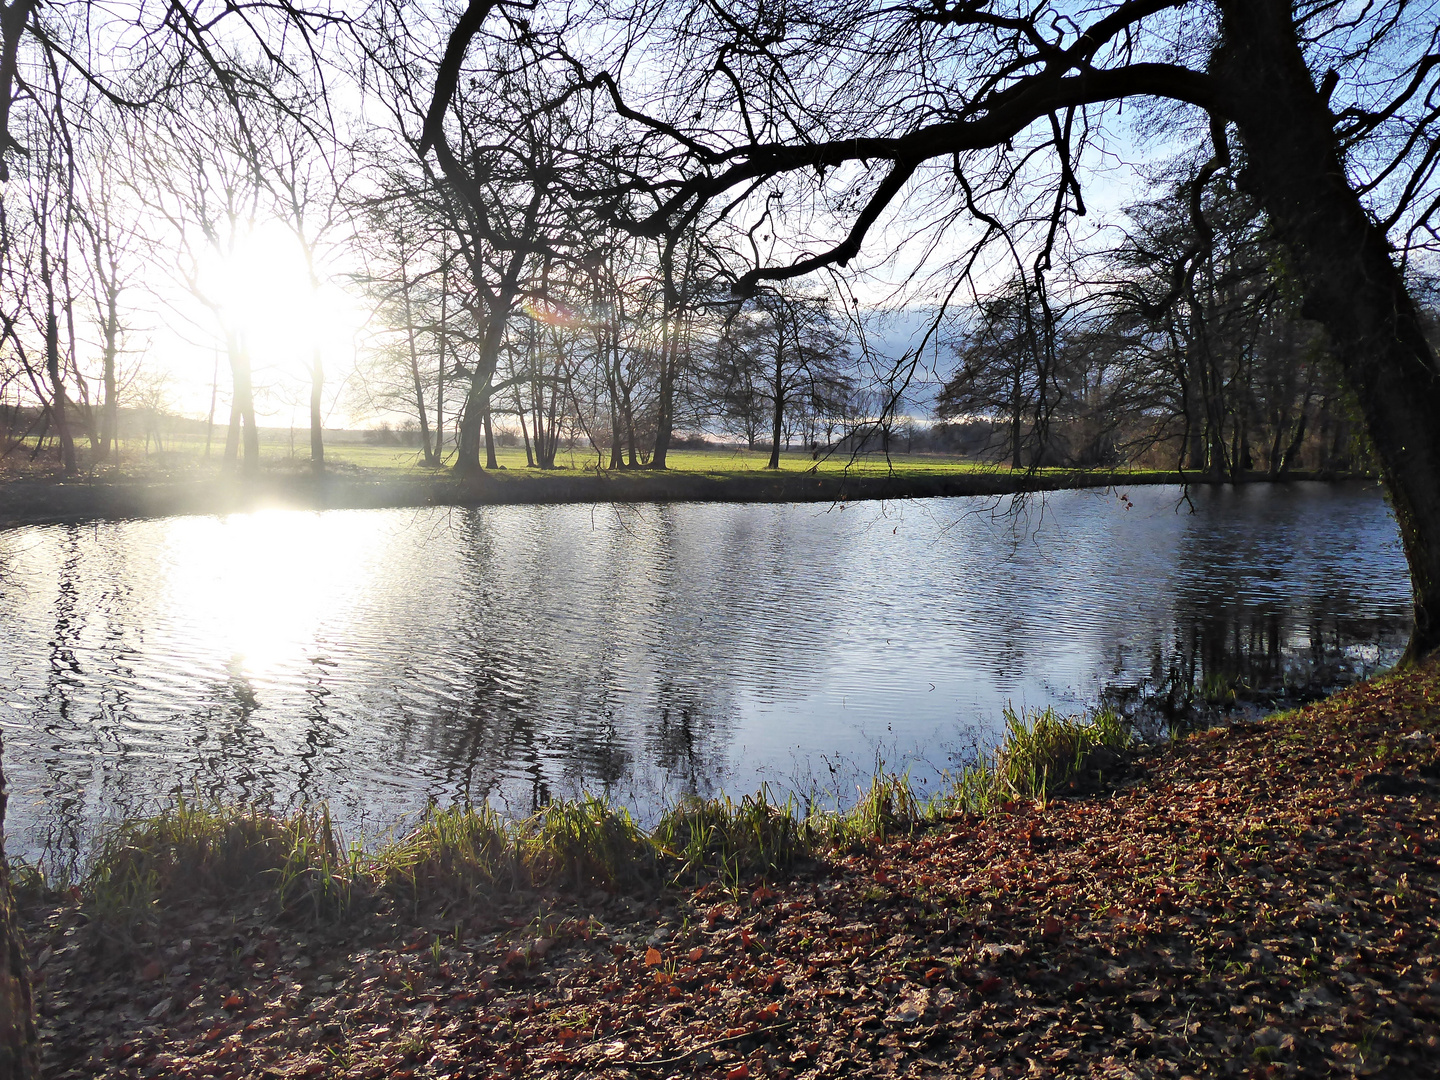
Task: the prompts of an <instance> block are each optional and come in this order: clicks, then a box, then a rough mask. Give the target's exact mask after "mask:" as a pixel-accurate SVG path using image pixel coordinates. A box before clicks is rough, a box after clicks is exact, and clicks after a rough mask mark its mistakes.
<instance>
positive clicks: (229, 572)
mask: <svg viewBox="0 0 1440 1080" xmlns="http://www.w3.org/2000/svg"><path fill="white" fill-rule="evenodd" d="M380 539H381V538H380V536H379V535H378V534H377V531H376V530H374V529H367V528H357V527H356V521H355V520H354V515H349V514H338V515H337V514H331V515H328V516H322V515H319V514H313V513H309V512H305V511H295V510H262V511H257V512H255V513H251V514H241V515H234V516H231V517H228V518H182V519H177V520H176V521H175V522H174V523H173V525H172V527H171V529H170V530H169V536H168V538H167V540H168V545H167V546H168V547H169V548H170V552H171V560H172V561H171V572H170V575H169V580H168V585H169V588H170V589H171V590H172V595H173V596H174V598H175V600H176V601H177V602H178V603H179V604H180V605H181V606H182V607H183V608H184V609H185V610H186V611H187V612H188V613H189V615H188V618H187V619H186V622H187V624H188V625H189V626H190V628H191V630H192V632H194V633H195V634H196V635H197V637H198V638H199V639H200V640H196V641H194V642H192V643H191V646H192V647H193V648H194V649H195V650H196V651H198V652H200V653H203V654H209V655H212V656H220V657H223V658H225V659H226V660H228V661H230V662H232V663H233V664H234V665H235V666H236V667H237V668H238V670H239V671H240V672H243V674H244V675H245V677H246V678H250V679H262V680H263V679H264V678H265V677H266V676H267V675H269V674H271V673H273V672H274V671H275V669H276V668H277V667H280V666H283V665H286V664H290V663H299V662H303V661H304V660H305V659H306V658H307V656H308V654H309V653H310V652H311V651H312V650H313V648H314V647H315V646H316V645H317V644H321V643H323V640H324V637H325V626H326V623H327V621H328V620H330V619H333V618H335V617H336V615H337V612H339V613H343V612H345V611H347V610H348V609H349V607H350V606H351V605H350V603H349V602H348V600H347V596H348V593H349V592H350V591H351V590H353V589H356V588H360V587H363V586H362V585H361V583H362V582H363V581H364V580H365V579H366V568H367V566H368V565H369V564H370V559H371V556H372V554H373V551H374V546H375V542H376V541H378V540H380Z"/></svg>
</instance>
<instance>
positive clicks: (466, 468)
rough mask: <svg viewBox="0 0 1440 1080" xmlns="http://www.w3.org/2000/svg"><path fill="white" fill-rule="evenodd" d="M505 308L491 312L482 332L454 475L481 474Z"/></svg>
mask: <svg viewBox="0 0 1440 1080" xmlns="http://www.w3.org/2000/svg"><path fill="white" fill-rule="evenodd" d="M504 311H505V309H503V308H502V309H501V313H495V312H492V313H491V314H490V316H489V318H487V319H486V321H485V328H484V331H483V332H482V333H481V335H480V349H479V352H478V354H477V355H476V357H475V371H474V374H472V375H471V377H470V386H469V389H468V392H467V393H466V395H465V407H464V411H463V412H461V414H460V424H459V427H458V429H457V432H456V435H457V438H456V447H455V474H456V475H457V476H478V475H480V473H482V472H483V471H484V470H483V469H481V468H480V445H481V443H482V442H483V441H484V437H485V412H486V410H488V409H489V407H490V383H491V381H492V380H493V379H494V377H495V364H496V362H497V361H498V360H499V358H500V342H501V339H502V338H503V337H504V334H505V314H504Z"/></svg>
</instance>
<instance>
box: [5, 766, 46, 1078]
mask: <svg viewBox="0 0 1440 1080" xmlns="http://www.w3.org/2000/svg"><path fill="white" fill-rule="evenodd" d="M6 799H7V795H6V793H5V775H4V773H3V772H0V1080H30V1078H32V1077H37V1076H39V1075H40V1040H39V1038H38V1037H37V1035H36V1032H35V1009H34V1003H33V1001H32V1000H31V997H30V965H29V962H28V960H27V959H26V956H25V942H24V939H23V938H22V937H21V936H20V927H19V926H18V925H17V921H16V917H15V897H14V894H13V893H12V892H11V889H10V867H9V864H8V863H7V862H6V861H5V802H6Z"/></svg>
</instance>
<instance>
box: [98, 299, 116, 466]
mask: <svg viewBox="0 0 1440 1080" xmlns="http://www.w3.org/2000/svg"><path fill="white" fill-rule="evenodd" d="M105 299H106V304H105V367H104V371H103V375H102V377H103V379H104V382H105V403H104V405H102V406H101V414H100V459H101V460H102V461H108V460H109V459H110V453H111V450H112V448H113V449H114V450H115V451H116V456H117V457H118V456H119V452H118V451H119V448H118V447H117V446H116V439H117V438H118V435H117V432H116V427H117V421H118V420H119V401H118V397H117V394H118V391H117V390H116V386H115V356H116V353H118V352H119V350H120V343H119V341H118V338H119V333H120V327H119V320H120V313H119V310H118V304H117V300H116V296H115V290H113V289H111V290H108V291H107V293H106V298H105Z"/></svg>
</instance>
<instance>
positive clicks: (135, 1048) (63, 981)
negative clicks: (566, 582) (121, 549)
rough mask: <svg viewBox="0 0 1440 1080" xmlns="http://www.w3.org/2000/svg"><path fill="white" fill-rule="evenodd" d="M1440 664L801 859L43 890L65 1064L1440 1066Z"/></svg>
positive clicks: (162, 1071)
mask: <svg viewBox="0 0 1440 1080" xmlns="http://www.w3.org/2000/svg"><path fill="white" fill-rule="evenodd" d="M1437 740H1440V664H1437V663H1431V664H1428V665H1426V666H1425V667H1423V668H1421V669H1419V670H1412V671H1409V672H1405V673H1401V674H1397V675H1392V676H1388V677H1384V678H1381V679H1377V680H1374V681H1372V682H1370V683H1366V684H1363V685H1360V686H1357V687H1353V688H1351V689H1349V690H1346V691H1343V692H1341V693H1339V694H1337V695H1336V696H1334V697H1333V698H1331V699H1329V700H1328V701H1326V702H1322V703H1318V704H1316V705H1313V706H1309V707H1307V708H1305V709H1302V710H1299V711H1297V712H1295V713H1290V714H1283V715H1278V716H1275V717H1271V718H1269V719H1267V720H1265V721H1263V722H1260V723H1254V724H1236V725H1234V726H1232V727H1229V728H1224V729H1217V730H1213V731H1209V732H1201V733H1198V734H1195V735H1192V736H1190V737H1188V738H1185V739H1180V740H1176V741H1174V742H1173V743H1171V744H1170V745H1168V746H1166V747H1164V748H1162V749H1159V750H1155V751H1147V752H1144V753H1136V754H1132V755H1131V757H1130V760H1129V762H1128V765H1127V768H1126V769H1124V770H1121V774H1122V775H1123V776H1124V777H1125V779H1124V781H1123V782H1122V783H1121V784H1120V786H1118V787H1111V788H1108V789H1105V790H1100V791H1090V792H1087V793H1085V794H1082V795H1078V796H1076V797H1073V798H1052V799H1050V800H1048V801H1041V802H1034V803H1032V802H1029V801H1025V802H1015V803H1010V804H1007V805H1006V806H1004V807H1002V808H1001V809H1000V810H998V811H997V812H995V813H992V814H988V815H985V816H977V815H967V814H956V815H952V816H951V817H950V818H949V819H947V820H943V821H940V822H937V823H935V824H933V825H931V826H929V827H926V828H924V829H921V830H917V831H914V832H912V833H910V834H909V835H899V836H894V835H892V836H891V837H890V838H888V839H885V840H880V841H875V842H871V843H864V844H855V845H852V846H851V847H850V848H849V849H848V850H846V851H844V852H838V853H834V854H832V855H831V856H829V857H827V858H826V859H824V860H821V861H818V862H812V863H808V864H802V866H801V867H800V868H799V869H798V870H796V871H794V872H793V873H791V874H789V875H788V876H787V877H786V878H785V879H783V880H780V879H777V878H776V877H775V876H773V875H772V876H771V877H770V878H769V879H768V880H761V879H756V880H754V881H752V882H749V883H747V884H744V885H741V884H740V883H739V882H735V881H731V882H730V883H729V884H728V886H722V885H721V884H720V883H717V882H710V883H707V884H705V885H702V886H701V887H699V888H682V887H678V886H676V887H670V888H666V889H661V890H658V891H655V890H652V891H651V892H649V893H645V894H641V895H621V894H617V893H610V892H605V891H599V890H596V891H591V892H577V891H573V890H572V891H569V892H565V891H559V892H549V893H546V892H520V893H516V894H512V895H509V896H501V897H496V898H490V899H487V900H486V901H485V902H483V903H480V902H478V901H477V902H476V903H475V904H473V905H471V906H469V907H466V906H464V905H463V904H462V905H451V906H449V907H445V908H439V909H436V910H433V911H421V912H416V911H415V910H414V909H413V908H411V907H407V906H406V905H404V904H400V903H392V904H390V905H389V906H381V907H377V908H375V909H374V910H371V911H367V912H364V913H357V914H354V915H353V916H351V917H350V918H348V919H346V920H345V921H343V922H339V923H333V924H323V923H321V924H304V923H296V922H281V923H277V922H276V921H275V920H274V917H273V916H271V915H267V913H266V912H264V911H261V910H255V911H253V912H246V911H231V910H225V909H221V908H216V907H212V908H210V909H199V910H186V909H177V910H174V911H171V912H167V914H166V917H165V920H164V923H163V925H162V926H161V928H160V930H159V932H157V933H156V935H155V940H154V941H153V942H150V943H148V945H147V949H146V950H141V951H140V952H139V953H138V954H136V951H135V950H130V951H127V952H123V953H122V954H121V959H119V960H117V958H116V953H115V951H114V950H108V951H107V950H103V949H97V948H96V947H95V946H94V944H93V942H92V940H91V938H90V937H89V936H87V934H86V933H85V929H86V913H85V911H84V910H83V908H82V907H81V905H80V903H79V901H78V898H76V897H69V896H61V897H59V898H57V897H55V896H51V898H50V899H49V900H48V901H46V902H44V903H41V902H39V901H33V902H30V903H28V904H27V905H26V906H25V907H24V916H25V918H26V920H27V932H28V934H29V939H30V943H31V955H32V956H34V957H36V964H35V967H36V980H37V984H38V985H37V1000H38V1003H39V1006H38V1007H39V1013H40V1016H39V1022H40V1027H41V1032H42V1037H43V1039H44V1040H45V1043H46V1048H45V1057H46V1065H47V1072H48V1074H49V1075H51V1076H54V1077H97V1076H98V1077H122V1076H123V1077H177V1078H191V1077H205V1078H211V1077H213V1078H224V1080H230V1078H237V1080H238V1078H254V1080H260V1078H263V1080H278V1078H293V1077H307V1076H320V1077H337V1078H338V1077H345V1078H355V1080H374V1078H379V1077H395V1078H399V1080H405V1078H408V1077H416V1078H435V1080H441V1078H462V1077H463V1078H469V1077H514V1076H522V1075H523V1076H526V1077H531V1076H534V1077H555V1078H566V1080H569V1078H573V1080H592V1078H600V1077H606V1078H612V1077H613V1078H625V1077H634V1078H650V1077H653V1078H655V1080H669V1078H670V1077H675V1076H708V1077H725V1078H727V1080H742V1078H747V1077H772V1076H773V1077H779V1078H792V1077H793V1078H807V1080H808V1078H816V1077H829V1076H841V1075H844V1076H917V1077H918V1076H964V1077H1008V1076H1028V1077H1047V1076H1056V1077H1059V1076H1094V1077H1114V1078H1125V1080H1130V1078H1151V1077H1176V1078H1180V1077H1187V1076H1189V1077H1196V1078H1198V1077H1209V1076H1223V1077H1291V1076H1318V1075H1337V1076H1362V1077H1363V1076H1394V1077H1417V1076H1434V1075H1437V1072H1440V955H1437V954H1440V934H1437V930H1440V923H1437V918H1440V873H1437V861H1436V860H1437V856H1440V821H1437V816H1440V752H1437Z"/></svg>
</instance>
